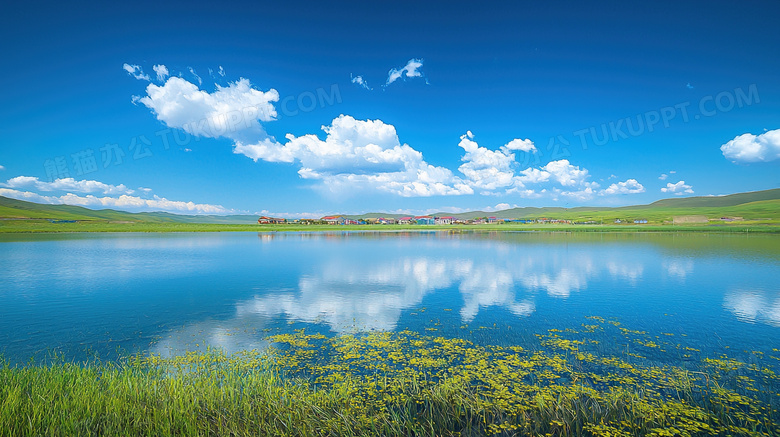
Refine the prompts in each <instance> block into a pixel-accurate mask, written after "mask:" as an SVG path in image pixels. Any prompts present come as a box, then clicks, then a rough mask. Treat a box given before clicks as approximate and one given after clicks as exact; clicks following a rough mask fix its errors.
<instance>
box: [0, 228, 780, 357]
mask: <svg viewBox="0 0 780 437" xmlns="http://www.w3.org/2000/svg"><path fill="white" fill-rule="evenodd" d="M778 240H779V239H778V238H777V237H776V236H771V235H770V236H750V237H746V236H729V235H710V236H707V235H668V234H658V235H636V234H597V235H578V234H533V233H451V232H429V233H410V232H405V233H380V234H377V233H373V234H367V233H355V232H349V233H342V232H334V233H293V234H286V233H273V234H259V235H258V234H249V233H238V234H163V235H128V234H121V235H119V234H113V235H86V236H84V235H72V236H70V237H68V238H63V237H62V236H57V237H52V236H49V237H46V236H28V237H27V238H19V237H18V236H17V237H14V238H10V237H5V239H4V240H3V239H0V261H1V262H2V265H3V266H4V268H3V271H2V274H1V276H0V279H2V284H3V285H2V289H1V290H0V301H2V306H0V352H2V353H4V354H5V356H6V357H7V358H9V359H11V360H19V361H24V360H26V359H27V358H29V357H30V356H31V355H34V354H38V355H40V354H45V353H47V351H52V350H56V351H60V352H63V353H65V355H66V356H71V357H74V358H77V359H78V358H81V357H84V356H86V355H87V354H89V353H93V352H97V353H99V354H100V355H101V356H107V357H111V356H113V355H115V354H116V353H117V351H118V350H123V351H130V352H144V351H152V352H155V353H162V354H166V355H167V354H175V353H182V352H184V351H187V350H201V349H204V348H206V347H209V346H210V347H219V348H222V349H225V350H227V351H229V352H235V351H238V350H242V349H263V348H265V347H267V346H268V342H267V341H266V340H265V339H264V338H265V336H267V335H269V333H278V332H287V331H290V330H292V329H300V328H304V327H308V329H314V330H319V331H322V332H326V333H331V334H334V335H337V334H343V333H351V332H356V331H367V330H380V331H387V330H399V329H407V328H408V329H413V330H422V329H425V328H428V329H429V330H433V329H435V330H437V331H439V332H440V333H441V335H460V334H459V331H458V328H459V327H461V326H464V325H465V326H468V325H486V326H487V325H491V326H492V325H495V326H499V327H503V328H505V329H514V331H513V335H521V334H520V333H523V334H526V335H528V334H533V333H535V332H540V331H542V330H544V329H548V328H550V327H562V328H565V327H568V326H578V325H579V324H580V323H582V318H583V317H585V316H587V315H600V316H605V317H615V318H618V319H620V320H624V321H626V322H627V323H632V324H633V325H634V326H635V327H636V328H638V329H639V328H643V329H649V330H651V331H653V330H665V331H676V332H680V333H685V335H687V336H691V337H692V338H694V339H696V338H698V339H699V340H700V341H701V342H707V341H710V342H711V340H708V339H709V338H711V337H712V336H713V335H716V336H717V338H718V339H719V340H718V342H719V344H720V345H721V346H723V345H729V344H735V345H736V344H742V345H744V344H745V343H746V342H747V343H751V342H754V343H755V347H762V345H763V347H766V346H767V340H769V343H770V344H771V343H772V340H774V339H776V338H778V337H777V335H778V333H779V332H778V328H780V293H779V290H778V285H777V284H776V283H777V280H776V278H777V277H780V275H778V273H780V269H779V268H778V266H779V265H780V261H779V260H780V256H778V251H780V249H778V246H780V245H778V244H777V243H778V242H779V241H778ZM502 332H503V331H498V332H496V333H495V334H494V335H496V336H505V333H502ZM507 338H508V337H507ZM713 347H714V346H713ZM775 347H777V345H775Z"/></svg>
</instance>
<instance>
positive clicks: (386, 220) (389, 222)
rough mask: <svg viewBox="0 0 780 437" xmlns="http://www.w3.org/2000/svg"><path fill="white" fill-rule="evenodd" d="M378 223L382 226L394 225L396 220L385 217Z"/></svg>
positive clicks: (379, 219)
mask: <svg viewBox="0 0 780 437" xmlns="http://www.w3.org/2000/svg"><path fill="white" fill-rule="evenodd" d="M376 222H377V223H379V224H380V225H394V224H395V219H394V218H385V217H379V218H378V219H376Z"/></svg>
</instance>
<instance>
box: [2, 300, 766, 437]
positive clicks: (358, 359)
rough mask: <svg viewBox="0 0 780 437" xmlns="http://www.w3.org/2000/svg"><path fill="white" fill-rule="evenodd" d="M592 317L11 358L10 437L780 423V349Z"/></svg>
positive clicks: (549, 431)
mask: <svg viewBox="0 0 780 437" xmlns="http://www.w3.org/2000/svg"><path fill="white" fill-rule="evenodd" d="M581 326H582V328H581V329H566V330H565V331H562V330H558V329H551V330H549V331H548V332H547V333H542V334H539V335H537V336H535V337H534V338H533V339H529V340H528V341H527V342H524V343H523V345H522V346H521V345H509V344H507V345H498V344H486V345H480V344H476V343H474V342H471V341H469V340H465V339H460V338H450V337H445V336H439V335H438V333H436V332H428V331H429V329H428V328H426V332H425V333H424V334H421V333H417V332H412V331H401V332H372V333H364V334H355V335H343V336H338V337H331V338H329V337H325V336H323V335H321V334H318V333H306V332H305V331H304V330H298V331H295V333H293V334H278V335H271V336H269V337H268V340H269V341H271V342H273V344H274V345H275V346H274V347H272V348H271V349H269V350H266V351H263V352H260V351H244V352H241V353H237V354H233V355H227V354H224V353H222V352H219V351H215V350H212V351H208V352H206V353H189V354H187V355H184V356H178V357H174V358H162V357H160V356H156V355H147V356H133V357H129V358H126V359H123V360H121V361H119V362H117V363H101V362H99V361H94V362H90V363H81V364H79V363H66V362H62V361H60V362H56V363H54V364H52V365H48V366H45V365H27V366H19V367H17V366H11V365H9V364H8V363H5V364H3V363H2V362H0V423H2V427H0V436H38V435H46V436H60V435H63V436H65V435H96V436H97V435H100V436H124V435H139V436H212V435H225V436H228V435H229V436H250V435H251V436H256V435H264V436H369V435H370V436H380V435H381V436H526V435H528V436H531V435H550V436H645V435H646V436H675V435H680V436H705V435H707V436H709V435H723V436H726V435H735V436H736V435H740V436H774V435H778V433H780V413H779V412H778V406H779V404H780V393H778V392H777V389H778V382H780V379H779V378H780V377H779V376H778V373H777V365H776V360H780V357H779V356H780V350H778V349H774V350H772V351H770V352H768V353H762V352H750V351H745V352H744V353H742V354H741V355H740V356H729V355H717V356H714V357H713V356H709V355H708V354H707V353H706V352H704V351H701V350H699V349H697V348H695V347H691V346H690V345H688V344H687V343H686V340H685V338H684V337H681V338H677V337H676V336H674V334H671V333H668V334H666V335H664V336H663V337H662V338H661V337H658V336H653V335H650V334H648V333H647V332H644V331H635V330H631V329H628V328H626V327H623V326H622V325H621V323H620V322H619V321H617V320H605V319H603V318H601V317H597V316H591V317H587V318H586V319H585V320H583V323H582V325H581ZM483 328H484V327H479V328H476V330H477V331H481V330H484V329H492V328H484V329H483ZM430 329H431V330H433V331H436V328H435V327H434V328H430ZM461 329H470V328H468V327H466V326H463V327H461ZM615 341H617V342H619V343H620V344H621V345H622V346H623V347H616V345H614V344H612V343H614V342H615ZM625 344H630V345H631V352H630V353H629V351H628V349H627V348H626V347H625Z"/></svg>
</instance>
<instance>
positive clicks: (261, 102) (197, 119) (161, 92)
mask: <svg viewBox="0 0 780 437" xmlns="http://www.w3.org/2000/svg"><path fill="white" fill-rule="evenodd" d="M146 93H147V95H146V96H145V97H142V98H141V99H140V100H139V102H141V103H143V104H144V105H145V106H146V107H147V108H149V109H151V110H152V111H154V113H155V115H156V116H157V119H158V120H160V121H162V122H164V123H165V124H166V125H167V126H169V127H174V128H181V129H183V130H184V131H186V132H188V133H190V134H192V135H196V136H202V137H209V138H217V137H220V136H224V137H228V138H232V139H240V138H243V137H242V134H246V135H249V136H250V137H252V138H267V135H266V134H265V131H264V130H263V128H262V126H261V125H260V123H259V121H270V120H273V119H274V118H275V117H276V108H275V107H274V105H273V103H272V102H276V101H278V100H279V93H278V92H277V91H276V90H275V89H270V90H268V91H267V92H262V91H259V90H257V89H254V88H253V87H252V84H251V83H250V82H249V80H247V79H243V78H241V79H239V80H238V81H236V82H232V83H230V84H229V85H228V86H227V87H222V86H219V85H217V90H216V91H215V92H213V93H208V92H206V91H203V90H201V89H199V88H198V86H197V85H195V84H193V83H191V82H188V81H186V80H184V79H182V78H180V77H171V78H170V79H168V81H167V82H165V84H163V85H162V86H158V85H155V84H149V86H147V87H146Z"/></svg>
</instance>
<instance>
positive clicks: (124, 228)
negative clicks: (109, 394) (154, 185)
mask: <svg viewBox="0 0 780 437" xmlns="http://www.w3.org/2000/svg"><path fill="white" fill-rule="evenodd" d="M327 231H338V232H342V231H343V232H399V231H417V232H424V231H453V232H524V231H525V232H571V233H676V232H695V233H728V234H733V233H743V234H749V233H761V234H775V233H780V223H766V222H763V223H761V222H759V223H749V222H748V223H741V224H700V225H697V224H688V225H668V224H641V225H634V224H630V225H628V224H627V225H619V224H604V225H591V224H588V225H574V224H571V225H570V224H541V225H540V224H484V225H288V224H280V225H265V224H264V225H259V224H205V223H204V224H200V223H148V222H136V223H126V222H125V223H112V222H105V221H98V222H75V223H51V222H49V221H34V222H33V221H30V220H3V221H2V222H0V234H32V233H95V232H102V233H106V232H128V233H181V232H259V233H273V232H327Z"/></svg>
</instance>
